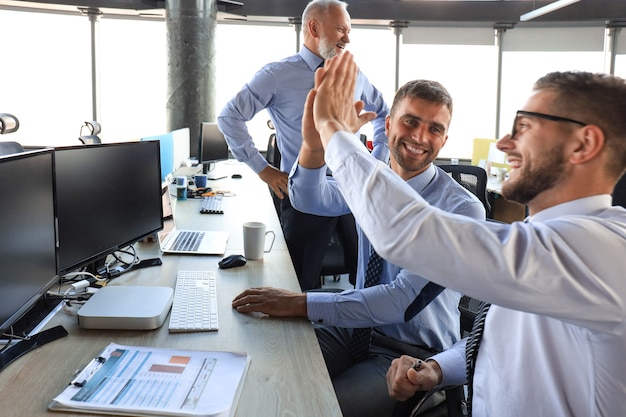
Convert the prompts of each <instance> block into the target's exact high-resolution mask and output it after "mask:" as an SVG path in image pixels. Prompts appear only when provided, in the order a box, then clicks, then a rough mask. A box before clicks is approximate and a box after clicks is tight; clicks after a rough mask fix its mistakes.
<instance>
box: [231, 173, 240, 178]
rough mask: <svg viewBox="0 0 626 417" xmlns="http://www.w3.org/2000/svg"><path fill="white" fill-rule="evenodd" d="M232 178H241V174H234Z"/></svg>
mask: <svg viewBox="0 0 626 417" xmlns="http://www.w3.org/2000/svg"><path fill="white" fill-rule="evenodd" d="M232 178H241V174H233V175H232Z"/></svg>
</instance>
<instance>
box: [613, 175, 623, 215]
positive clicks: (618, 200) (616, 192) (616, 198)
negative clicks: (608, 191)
mask: <svg viewBox="0 0 626 417" xmlns="http://www.w3.org/2000/svg"><path fill="white" fill-rule="evenodd" d="M613 205H614V206H622V207H626V175H622V178H620V179H619V181H617V184H615V188H614V189H613Z"/></svg>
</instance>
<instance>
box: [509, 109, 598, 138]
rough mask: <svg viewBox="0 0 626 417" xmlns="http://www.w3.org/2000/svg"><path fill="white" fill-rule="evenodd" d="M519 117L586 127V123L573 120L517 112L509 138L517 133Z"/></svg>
mask: <svg viewBox="0 0 626 417" xmlns="http://www.w3.org/2000/svg"><path fill="white" fill-rule="evenodd" d="M520 115H522V116H530V117H539V118H541V119H546V120H552V121H553V122H567V123H576V124H577V125H580V126H587V123H583V122H579V121H578V120H574V119H568V118H567V117H561V116H552V115H550V114H544V113H536V112H534V111H526V110H518V111H517V113H515V119H514V120H513V129H512V130H511V138H514V137H515V134H516V133H517V132H516V131H515V126H516V125H517V118H518V117H519V116H520Z"/></svg>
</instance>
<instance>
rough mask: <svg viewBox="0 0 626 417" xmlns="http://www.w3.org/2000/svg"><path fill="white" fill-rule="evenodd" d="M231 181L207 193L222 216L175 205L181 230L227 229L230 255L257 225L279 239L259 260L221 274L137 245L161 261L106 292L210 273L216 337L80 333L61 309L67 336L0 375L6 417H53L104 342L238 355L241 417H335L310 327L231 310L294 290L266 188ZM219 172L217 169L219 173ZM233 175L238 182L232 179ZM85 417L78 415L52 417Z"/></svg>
mask: <svg viewBox="0 0 626 417" xmlns="http://www.w3.org/2000/svg"><path fill="white" fill-rule="evenodd" d="M217 170H218V173H220V174H221V173H223V174H224V175H226V174H228V175H229V176H228V177H227V178H225V179H222V180H219V181H210V182H209V184H208V186H211V187H214V188H216V189H219V188H221V189H223V190H227V191H232V192H234V193H235V194H236V196H234V197H225V200H224V202H223V208H224V211H225V214H224V215H213V214H199V205H200V201H199V200H198V199H195V200H186V201H179V202H177V207H176V210H177V211H176V214H177V221H181V220H182V222H181V223H182V224H181V225H180V226H181V227H183V228H184V227H186V226H191V225H193V226H194V227H195V228H201V229H202V228H204V229H207V230H208V229H217V230H229V231H230V239H229V243H228V247H227V254H232V253H242V247H243V237H242V231H241V224H242V223H243V222H244V221H250V220H257V221H263V222H265V223H266V224H267V226H268V230H274V231H275V232H276V242H275V243H274V247H273V248H272V251H271V252H270V253H266V254H265V259H264V260H259V261H248V263H247V265H245V266H244V267H241V268H233V269H227V270H220V269H218V266H217V262H218V261H219V260H220V259H221V256H193V255H161V253H160V250H159V249H158V245H157V244H156V243H139V244H137V245H136V247H137V250H138V253H139V256H140V258H141V259H147V258H151V257H161V259H162V261H163V265H162V266H159V267H150V268H146V269H141V270H137V271H131V272H128V273H126V274H124V275H122V276H120V277H119V278H116V279H115V280H113V281H112V282H111V283H110V285H166V286H170V287H173V286H174V281H175V277H176V273H177V271H178V270H181V269H191V270H215V271H217V286H218V302H219V307H218V312H219V323H220V330H218V331H217V332H202V333H176V334H170V333H169V332H168V329H167V320H169V316H168V318H167V319H166V322H165V323H164V325H163V326H161V328H159V329H156V330H152V331H128V330H127V331H121V330H85V329H81V328H79V327H78V325H77V319H76V310H77V309H78V306H77V307H74V308H71V309H70V310H69V311H68V310H66V309H62V310H60V311H59V312H58V313H57V314H56V316H55V317H54V318H53V319H52V320H51V322H50V323H49V326H53V325H57V324H62V325H63V326H64V327H65V328H66V329H67V331H68V332H69V336H67V337H65V338H63V339H59V340H57V341H54V342H51V343H49V344H47V345H44V346H42V347H40V348H38V349H36V350H35V351H33V352H30V353H28V354H27V355H25V356H23V357H22V358H20V359H18V360H16V361H15V362H14V363H12V364H11V365H10V366H9V367H7V368H6V369H5V370H4V371H2V373H0V403H2V404H3V411H2V415H3V416H4V417H13V416H15V417H23V416H29V417H31V416H44V415H45V416H50V415H53V414H51V413H50V412H49V411H47V405H48V403H49V402H50V400H51V399H52V398H53V397H55V396H56V395H57V394H59V393H60V392H61V390H63V388H64V387H65V386H66V385H67V383H68V382H69V381H70V380H71V379H72V377H73V376H74V373H75V372H76V370H77V369H78V368H82V367H83V366H84V365H85V364H87V363H88V362H89V361H90V360H91V359H92V358H93V357H94V356H96V355H97V354H98V353H99V352H100V351H101V350H102V349H103V348H104V347H105V346H106V345H107V344H108V343H109V342H112V341H113V342H116V343H120V344H125V345H140V346H155V347H169V348H184V349H198V350H226V351H245V352H248V353H249V354H250V356H251V358H252V362H251V364H250V370H249V372H248V375H247V377H246V381H245V384H244V387H243V391H242V393H241V398H240V400H239V404H238V407H237V412H236V414H235V415H236V416H238V417H244V416H249V417H258V416H268V417H269V416H288V415H292V416H299V417H302V416H312V417H320V416H324V417H331V416H341V411H340V409H339V405H338V403H337V399H336V396H335V393H334V390H333V387H332V384H331V381H330V378H329V376H328V372H327V370H326V366H325V365H324V360H323V358H322V354H321V351H320V348H319V345H318V343H317V339H316V337H315V333H314V331H313V328H312V327H311V325H310V323H309V322H308V321H307V320H304V319H273V318H269V317H267V316H262V315H244V314H240V313H237V312H236V311H234V310H233V309H232V308H231V300H232V299H233V298H234V297H235V295H237V294H238V293H239V292H241V291H243V290H244V289H246V288H249V287H255V286H266V285H269V286H276V287H281V288H286V289H290V290H294V291H299V289H300V288H299V284H298V280H297V278H296V276H295V272H294V270H293V266H292V264H291V260H290V258H289V253H288V251H287V247H286V244H285V241H284V238H283V236H282V232H281V229H280V224H279V222H278V218H277V216H276V213H275V211H274V206H273V203H272V199H271V196H270V194H269V192H268V188H267V186H266V185H265V184H264V183H263V182H261V181H260V180H259V179H258V177H257V176H256V175H255V174H254V173H253V172H252V171H251V170H249V169H248V168H247V167H246V166H245V165H242V164H238V163H233V162H226V163H221V164H218V167H217ZM220 170H221V171H220ZM232 173H239V174H242V175H243V178H242V179H232V178H230V174H232ZM55 414H60V415H68V416H69V415H71V416H82V415H85V414H71V413H57V412H55Z"/></svg>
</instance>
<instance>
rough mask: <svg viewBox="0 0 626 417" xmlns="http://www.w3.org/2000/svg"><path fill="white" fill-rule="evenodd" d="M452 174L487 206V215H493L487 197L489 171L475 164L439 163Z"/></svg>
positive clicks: (440, 166)
mask: <svg viewBox="0 0 626 417" xmlns="http://www.w3.org/2000/svg"><path fill="white" fill-rule="evenodd" d="M438 166H439V168H441V169H443V170H444V171H446V172H447V173H449V174H451V175H452V178H454V179H455V180H456V182H458V183H459V184H461V185H462V186H463V187H465V188H467V189H468V190H469V191H470V192H471V193H472V194H474V195H475V196H476V197H478V199H479V200H480V202H481V203H483V205H484V206H485V212H486V213H487V217H491V214H492V213H491V204H490V203H489V199H488V197H487V171H485V170H484V169H483V168H481V167H477V166H473V165H438Z"/></svg>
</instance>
